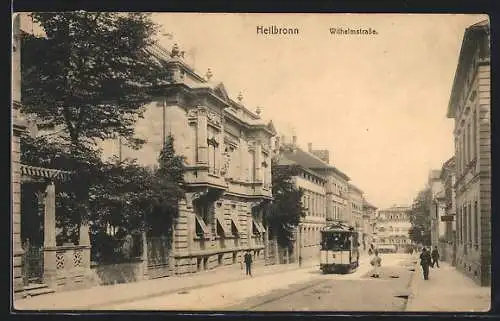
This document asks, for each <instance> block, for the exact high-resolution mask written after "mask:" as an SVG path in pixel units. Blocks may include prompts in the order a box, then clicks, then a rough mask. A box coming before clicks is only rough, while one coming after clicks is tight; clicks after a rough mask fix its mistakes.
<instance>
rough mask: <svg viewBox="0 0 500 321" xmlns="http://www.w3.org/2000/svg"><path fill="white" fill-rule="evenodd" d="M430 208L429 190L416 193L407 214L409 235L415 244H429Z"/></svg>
mask: <svg viewBox="0 0 500 321" xmlns="http://www.w3.org/2000/svg"><path fill="white" fill-rule="evenodd" d="M431 206H432V194H431V190H430V189H428V188H426V189H424V190H422V191H420V192H419V193H418V195H417V197H416V198H415V200H414V202H413V205H412V208H411V210H410V213H409V217H410V222H411V228H410V231H409V235H410V239H411V240H412V241H413V242H415V243H419V244H424V245H428V244H431V217H430V213H431V212H430V211H431Z"/></svg>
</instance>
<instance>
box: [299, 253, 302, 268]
mask: <svg viewBox="0 0 500 321" xmlns="http://www.w3.org/2000/svg"><path fill="white" fill-rule="evenodd" d="M299 267H302V255H299Z"/></svg>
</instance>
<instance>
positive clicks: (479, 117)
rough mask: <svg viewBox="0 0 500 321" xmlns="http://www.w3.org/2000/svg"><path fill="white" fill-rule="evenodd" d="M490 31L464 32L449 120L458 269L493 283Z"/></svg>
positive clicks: (482, 26)
mask: <svg viewBox="0 0 500 321" xmlns="http://www.w3.org/2000/svg"><path fill="white" fill-rule="evenodd" d="M490 55H491V53H490V28H489V24H488V21H487V20H485V21H482V22H480V23H477V24H474V25H472V26H470V27H468V28H467V29H466V30H465V33H464V37H463V40H462V48H461V50H460V56H459V59H458V66H457V69H456V73H455V78H454V81H453V87H452V92H451V96H450V101H449V104H448V112H447V116H448V117H449V118H454V119H455V129H454V131H453V134H454V138H455V177H456V183H455V189H456V208H457V236H458V238H457V241H458V242H457V243H458V244H457V268H458V269H459V270H461V271H463V272H465V273H466V274H467V275H469V276H470V277H471V278H473V279H474V280H476V281H477V282H478V283H480V284H481V285H489V284H491V238H492V234H491V125H490V109H491V108H490V104H491V102H490V100H491V99H490V98H491V94H490Z"/></svg>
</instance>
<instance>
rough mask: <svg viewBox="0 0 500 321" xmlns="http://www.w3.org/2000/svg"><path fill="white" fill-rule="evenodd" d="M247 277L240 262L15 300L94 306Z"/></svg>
mask: <svg viewBox="0 0 500 321" xmlns="http://www.w3.org/2000/svg"><path fill="white" fill-rule="evenodd" d="M318 264H319V262H315V261H307V262H303V264H302V267H301V268H303V269H307V268H313V267H314V266H317V265H318ZM296 269H299V266H298V263H291V264H276V265H264V263H257V264H254V265H253V266H252V274H253V275H254V276H260V275H270V274H279V273H283V272H286V271H291V270H296ZM244 278H248V276H246V275H245V269H244V267H243V269H241V266H240V264H239V263H237V264H235V265H232V266H227V267H226V266H224V267H220V268H215V269H212V270H207V271H201V272H197V273H194V274H190V275H182V276H171V277H164V278H159V279H153V280H144V281H139V282H133V283H123V284H116V285H107V286H96V287H92V288H89V289H83V290H74V291H66V292H57V293H52V294H47V295H43V296H38V297H32V298H26V299H19V300H16V301H15V302H14V308H15V309H17V310H92V309H97V308H99V307H102V306H110V305H116V304H120V303H126V302H131V301H135V300H144V299H147V298H150V297H156V296H161V295H166V294H170V293H176V292H180V291H188V290H192V289H196V288H201V287H206V286H211V285H215V284H221V283H226V282H234V281H237V280H241V279H244Z"/></svg>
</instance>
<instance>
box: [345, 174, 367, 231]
mask: <svg viewBox="0 0 500 321" xmlns="http://www.w3.org/2000/svg"><path fill="white" fill-rule="evenodd" d="M348 192H349V210H348V213H349V216H348V222H349V224H350V225H352V226H354V228H355V230H356V231H357V232H358V233H360V235H362V234H363V204H364V198H363V191H362V190H361V189H359V188H358V187H356V186H354V185H353V184H348Z"/></svg>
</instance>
